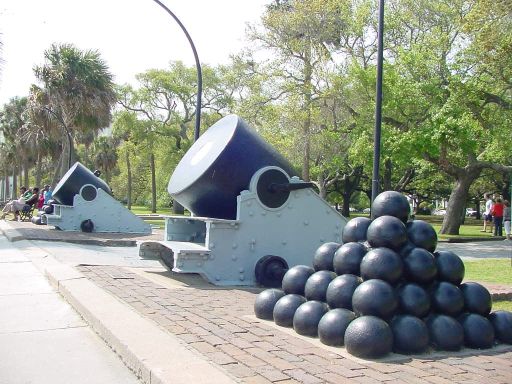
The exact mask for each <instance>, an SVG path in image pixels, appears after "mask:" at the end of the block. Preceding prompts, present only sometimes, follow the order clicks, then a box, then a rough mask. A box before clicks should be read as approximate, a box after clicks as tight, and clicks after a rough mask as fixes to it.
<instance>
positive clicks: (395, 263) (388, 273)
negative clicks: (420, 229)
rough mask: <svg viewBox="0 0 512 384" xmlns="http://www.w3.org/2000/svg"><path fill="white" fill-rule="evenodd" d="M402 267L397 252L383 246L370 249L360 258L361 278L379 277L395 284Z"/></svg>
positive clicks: (399, 276) (400, 275)
mask: <svg viewBox="0 0 512 384" xmlns="http://www.w3.org/2000/svg"><path fill="white" fill-rule="evenodd" d="M383 217H385V216H383ZM377 220H378V219H377ZM403 269H404V264H403V262H402V258H401V257H400V256H399V255H398V253H396V252H395V251H393V250H392V249H389V248H385V247H380V248H373V249H371V250H370V251H369V252H368V253H367V254H366V255H365V256H364V257H363V259H362V260H361V277H362V278H363V280H370V279H381V280H384V281H387V282H388V283H390V284H395V283H396V282H397V281H398V280H400V278H401V277H402V272H403Z"/></svg>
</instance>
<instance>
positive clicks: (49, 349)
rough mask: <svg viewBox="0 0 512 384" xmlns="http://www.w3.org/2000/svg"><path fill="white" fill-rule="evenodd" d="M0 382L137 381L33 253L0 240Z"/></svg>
mask: <svg viewBox="0 0 512 384" xmlns="http://www.w3.org/2000/svg"><path fill="white" fill-rule="evenodd" d="M0 308H2V310H1V312H0V382H1V383H3V384H18V383H19V384H22V383H38V384H60V383H62V384H67V383H74V384H86V383H87V384H88V383H96V384H111V383H126V384H136V383H139V380H137V378H136V376H135V375H134V374H133V373H132V372H130V371H129V370H128V369H127V368H126V367H125V366H124V365H123V363H122V362H121V360H120V359H119V358H118V356H116V355H115V354H114V353H113V352H112V351H111V350H110V349H109V348H108V347H107V346H106V345H105V343H104V342H103V340H101V339H100V338H99V337H98V336H97V335H96V334H95V333H94V332H92V331H91V329H90V328H89V327H88V326H87V324H86V323H85V322H84V320H83V319H82V318H80V316H78V315H77V313H76V312H75V311H74V310H73V309H72V308H71V306H70V305H69V304H68V303H66V302H65V301H64V300H63V299H62V297H61V296H60V295H59V294H58V293H57V292H56V291H55V290H54V289H53V288H52V287H51V286H50V284H49V283H48V281H47V279H46V278H45V277H44V276H43V275H42V274H41V272H39V271H38V270H37V269H36V268H35V267H34V265H33V264H32V263H31V261H30V255H29V254H28V253H27V252H22V251H21V250H20V249H17V248H15V247H13V246H12V244H11V243H7V240H6V239H5V238H4V237H0Z"/></svg>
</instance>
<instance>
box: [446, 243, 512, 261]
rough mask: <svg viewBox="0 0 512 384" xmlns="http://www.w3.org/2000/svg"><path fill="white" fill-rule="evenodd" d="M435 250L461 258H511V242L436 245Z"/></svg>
mask: <svg viewBox="0 0 512 384" xmlns="http://www.w3.org/2000/svg"><path fill="white" fill-rule="evenodd" d="M437 250H446V251H452V252H454V253H455V254H457V255H458V256H459V257H462V258H475V259H485V258H498V259H502V258H512V241H510V240H497V241H480V242H471V243H441V242H440V243H438V244H437Z"/></svg>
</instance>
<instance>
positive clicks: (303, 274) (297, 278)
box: [281, 265, 315, 296]
mask: <svg viewBox="0 0 512 384" xmlns="http://www.w3.org/2000/svg"><path fill="white" fill-rule="evenodd" d="M313 273H315V270H314V269H313V268H311V267H308V266H307V265H296V266H295V267H291V268H290V269H289V270H288V271H286V273H285V274H284V276H283V281H282V283H281V284H282V288H283V291H284V292H285V293H286V294H289V293H295V294H297V295H302V296H304V288H305V286H306V281H308V279H309V277H310V276H311V275H312V274H313Z"/></svg>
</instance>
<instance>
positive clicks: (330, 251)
mask: <svg viewBox="0 0 512 384" xmlns="http://www.w3.org/2000/svg"><path fill="white" fill-rule="evenodd" d="M340 246H341V244H338V243H333V242H330V243H325V244H322V245H321V246H320V247H318V249H317V250H316V251H315V255H314V256H313V268H314V269H315V271H332V270H333V267H332V259H333V258H334V253H335V252H336V251H337V250H338V248H339V247H340Z"/></svg>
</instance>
